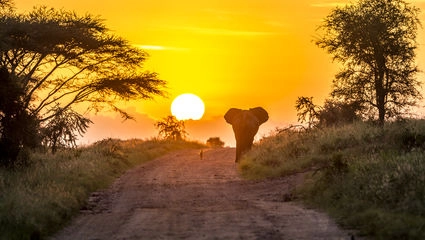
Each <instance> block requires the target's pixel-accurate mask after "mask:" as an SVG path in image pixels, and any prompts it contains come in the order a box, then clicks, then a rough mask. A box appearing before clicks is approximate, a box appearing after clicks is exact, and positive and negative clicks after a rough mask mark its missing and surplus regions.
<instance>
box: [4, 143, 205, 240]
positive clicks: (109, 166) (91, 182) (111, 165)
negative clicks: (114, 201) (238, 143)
mask: <svg viewBox="0 0 425 240" xmlns="http://www.w3.org/2000/svg"><path fill="white" fill-rule="evenodd" d="M200 146H201V145H200V144H199V143H193V142H172V141H159V140H155V139H154V140H150V141H142V140H137V139H134V140H128V141H121V140H117V139H106V140H103V141H100V142H98V143H96V144H93V145H92V146H89V147H84V148H79V149H74V150H63V151H60V152H58V153H57V154H55V155H51V154H46V153H33V154H31V156H30V162H31V165H30V167H28V168H25V169H16V170H13V171H11V170H4V169H2V170H0V192H1V195H0V239H30V238H31V237H34V238H37V237H41V238H44V237H46V236H48V235H49V234H52V233H54V232H55V231H57V230H58V229H60V228H61V227H62V226H63V224H64V223H66V222H67V221H69V220H70V219H71V217H72V216H74V215H75V214H77V213H78V211H79V209H80V208H81V207H82V206H83V205H84V204H85V201H86V200H87V197H88V196H89V194H90V193H91V192H93V191H96V190H98V189H102V188H105V187H107V186H108V185H109V184H110V183H111V182H112V181H113V180H114V179H115V178H116V177H117V176H119V175H120V174H122V173H123V172H124V171H126V170H127V169H129V168H131V167H134V166H135V165H137V164H140V163H143V162H145V161H148V160H151V159H153V158H155V157H157V156H160V155H163V154H165V153H167V152H170V151H173V150H178V149H183V148H198V147H200Z"/></svg>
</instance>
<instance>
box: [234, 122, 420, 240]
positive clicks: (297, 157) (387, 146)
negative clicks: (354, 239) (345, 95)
mask: <svg viewBox="0 0 425 240" xmlns="http://www.w3.org/2000/svg"><path fill="white" fill-rule="evenodd" d="M424 136H425V121H424V120H408V121H404V122H395V123H389V124H387V125H385V126H384V127H383V128H381V127H377V126H374V125H370V124H366V123H356V124H352V125H347V126H342V127H335V128H327V129H313V130H309V131H302V132H294V131H285V132H282V133H278V134H274V135H273V136H270V137H267V138H264V139H263V140H262V141H261V142H260V143H259V144H257V145H256V147H255V148H254V149H253V150H252V151H251V152H250V153H248V154H247V155H245V156H244V158H243V159H242V161H241V163H240V165H239V168H240V170H241V173H242V175H243V176H245V177H246V178H250V179H260V178H273V177H281V176H285V175H289V174H293V173H296V172H304V171H309V172H310V175H309V178H308V179H307V181H306V182H305V184H304V186H303V187H302V189H301V190H299V191H298V192H297V194H298V196H299V197H300V198H301V199H302V200H303V201H305V202H306V203H307V204H311V205H313V206H315V207H318V208H322V209H325V210H327V211H328V212H329V213H330V214H331V215H332V216H334V217H335V219H337V220H338V221H339V222H340V223H341V224H343V225H347V226H349V227H351V228H352V227H354V228H356V229H358V230H359V232H360V234H365V235H368V236H373V237H374V238H375V239H425V137H424Z"/></svg>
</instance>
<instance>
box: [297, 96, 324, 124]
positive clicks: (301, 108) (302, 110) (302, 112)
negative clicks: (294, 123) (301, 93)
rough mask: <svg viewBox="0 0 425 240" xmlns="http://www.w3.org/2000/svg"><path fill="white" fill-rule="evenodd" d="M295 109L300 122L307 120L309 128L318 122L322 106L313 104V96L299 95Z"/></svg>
mask: <svg viewBox="0 0 425 240" xmlns="http://www.w3.org/2000/svg"><path fill="white" fill-rule="evenodd" d="M295 109H296V110H297V112H298V113H297V116H298V121H299V122H301V123H304V122H307V123H308V127H309V128H311V127H312V126H314V125H316V124H317V120H318V117H319V113H318V111H319V110H320V107H319V106H316V105H314V104H313V97H298V99H297V101H296V102H295Z"/></svg>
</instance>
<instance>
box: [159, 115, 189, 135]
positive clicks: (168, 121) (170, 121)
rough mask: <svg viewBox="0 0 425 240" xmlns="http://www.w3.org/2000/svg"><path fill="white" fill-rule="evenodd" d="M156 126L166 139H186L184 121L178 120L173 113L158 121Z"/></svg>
mask: <svg viewBox="0 0 425 240" xmlns="http://www.w3.org/2000/svg"><path fill="white" fill-rule="evenodd" d="M155 127H156V128H158V130H159V136H160V137H162V138H163V139H166V140H174V141H178V140H184V139H185V138H186V135H187V132H186V130H185V128H186V127H185V124H184V121H182V120H177V118H176V117H175V116H172V115H170V116H167V117H165V118H163V119H162V120H161V121H158V122H156V123H155Z"/></svg>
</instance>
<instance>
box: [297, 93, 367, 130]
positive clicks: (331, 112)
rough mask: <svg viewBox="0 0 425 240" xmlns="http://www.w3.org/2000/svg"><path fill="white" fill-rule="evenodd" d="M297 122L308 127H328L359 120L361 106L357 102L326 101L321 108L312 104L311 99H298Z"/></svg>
mask: <svg viewBox="0 0 425 240" xmlns="http://www.w3.org/2000/svg"><path fill="white" fill-rule="evenodd" d="M295 107H296V110H297V111H298V113H297V116H298V121H300V122H301V123H304V122H307V123H308V127H309V128H311V127H329V126H336V125H342V124H347V123H352V122H354V121H356V120H361V119H362V117H361V112H362V106H361V105H360V104H359V103H357V102H352V103H350V102H341V101H336V100H334V99H327V100H326V101H325V104H324V106H323V107H321V106H318V105H315V104H314V103H313V97H298V99H297V101H296V105H295Z"/></svg>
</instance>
